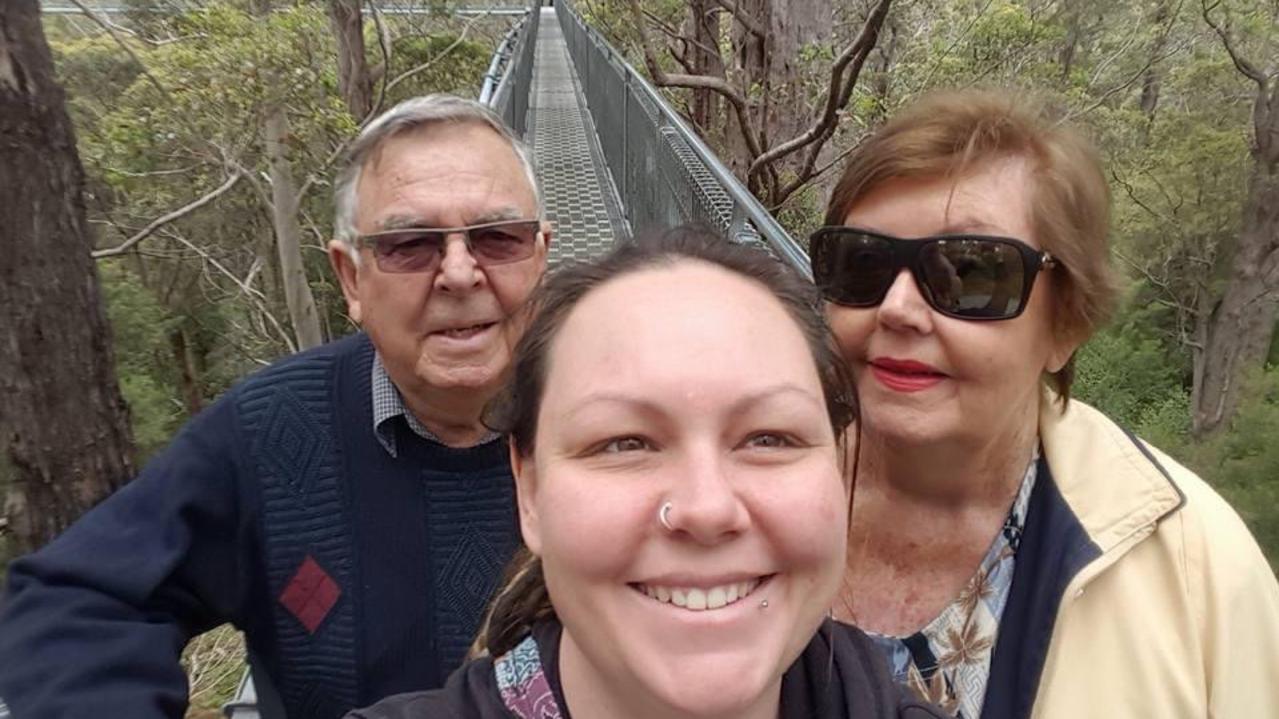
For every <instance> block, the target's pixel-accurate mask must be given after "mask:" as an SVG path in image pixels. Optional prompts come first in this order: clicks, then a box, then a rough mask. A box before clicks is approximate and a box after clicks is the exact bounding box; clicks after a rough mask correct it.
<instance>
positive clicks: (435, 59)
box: [385, 12, 492, 92]
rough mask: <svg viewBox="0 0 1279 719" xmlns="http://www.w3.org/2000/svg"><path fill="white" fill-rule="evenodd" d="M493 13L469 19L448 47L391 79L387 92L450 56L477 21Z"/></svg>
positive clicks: (464, 39)
mask: <svg viewBox="0 0 1279 719" xmlns="http://www.w3.org/2000/svg"><path fill="white" fill-rule="evenodd" d="M491 14H492V13H487V12H486V13H483V14H480V15H476V16H475V17H473V18H471V19H470V20H469V21H467V23H466V25H464V26H463V27H462V32H460V33H458V36H457V39H456V40H454V41H453V42H451V43H449V46H448V47H446V48H444V49H443V50H441V51H440V54H438V55H436V56H434V57H432V58H431V59H430V60H427V61H426V62H424V63H422V64H421V65H418V66H417V67H415V68H413V69H411V70H407V71H405V72H403V73H400V74H399V75H398V76H396V78H395V79H394V80H391V81H390V82H388V83H387V84H386V89H385V92H390V91H391V90H394V89H395V86H396V85H399V84H400V83H402V82H404V81H405V80H407V79H409V78H411V77H413V76H414V75H417V74H418V73H421V72H424V71H426V70H428V69H430V67H431V66H432V65H434V64H435V63H437V62H439V61H440V60H443V59H444V58H446V57H448V56H449V53H451V52H453V49H454V48H456V47H457V46H458V45H461V44H462V43H463V42H465V41H466V34H467V33H469V32H470V31H471V28H473V27H475V23H477V22H479V21H480V20H483V19H484V18H487V17H489V16H490V15H491Z"/></svg>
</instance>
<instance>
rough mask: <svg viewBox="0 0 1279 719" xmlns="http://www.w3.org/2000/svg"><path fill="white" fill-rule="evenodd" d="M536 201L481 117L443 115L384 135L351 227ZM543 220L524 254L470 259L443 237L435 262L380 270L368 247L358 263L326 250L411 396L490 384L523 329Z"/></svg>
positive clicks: (540, 253)
mask: <svg viewBox="0 0 1279 719" xmlns="http://www.w3.org/2000/svg"><path fill="white" fill-rule="evenodd" d="M537 209H538V208H537V201H536V198H535V196H534V194H533V188H532V187H530V186H529V183H528V180H527V176H526V175H525V172H524V168H523V166H522V165H521V164H520V161H519V159H518V158H517V157H516V155H515V152H514V150H512V149H511V146H510V145H509V144H508V143H507V142H506V141H505V140H503V139H502V138H501V137H500V136H498V135H497V133H495V132H493V131H492V130H491V129H489V128H488V127H485V126H483V125H480V124H471V123H467V124H453V123H449V124H441V125H436V126H432V127H429V128H426V129H424V130H419V131H414V132H409V133H406V134H403V135H400V136H397V137H393V138H391V139H390V140H387V141H386V142H384V143H383V144H382V145H381V147H380V149H379V150H378V151H377V152H375V153H374V155H373V156H372V157H371V158H370V159H369V161H368V162H367V164H366V165H365V166H364V171H363V174H362V175H361V178H360V181H359V186H358V189H357V194H356V213H355V226H356V229H357V231H358V232H359V233H360V234H361V235H366V234H370V233H373V232H379V231H383V230H392V229H400V228H405V227H424V228H433V227H434V228H447V227H462V226H466V225H477V224H481V223H485V222H494V221H499V220H514V219H536V218H537V216H538V211H537ZM549 240H550V232H549V228H548V227H546V226H543V227H542V234H541V236H540V237H539V238H538V240H537V241H536V243H535V249H534V252H533V256H532V257H530V258H528V259H525V260H520V261H518V262H513V263H509V264H500V265H491V266H488V267H481V266H479V265H478V264H477V263H476V261H475V257H474V256H472V254H471V253H470V251H469V250H468V249H467V244H466V237H465V236H464V235H462V234H452V235H449V236H448V238H447V240H446V242H445V245H444V249H443V256H442V257H441V259H440V262H439V266H438V268H437V269H435V270H433V271H427V272H413V273H388V272H383V271H382V270H381V269H379V267H378V264H377V261H376V258H375V257H374V256H373V252H372V250H370V249H368V248H363V247H362V248H360V249H359V253H360V258H361V261H360V263H359V265H358V267H357V266H356V265H355V263H353V262H352V261H351V259H350V257H349V255H347V254H346V253H345V251H344V250H343V249H342V248H341V247H339V246H336V245H335V246H333V247H331V248H330V258H331V259H332V261H333V265H334V269H335V270H336V271H337V273H338V276H339V278H340V279H341V282H342V291H343V294H345V296H346V300H347V307H348V310H349V313H350V315H351V318H352V319H354V320H355V321H356V322H358V323H359V324H360V325H361V326H362V327H363V328H364V330H365V331H366V332H368V334H369V337H370V338H371V339H372V341H373V345H374V346H375V347H376V348H377V350H378V353H379V354H380V355H381V357H382V361H383V363H384V364H385V365H386V370H387V372H388V374H390V376H391V379H392V381H394V382H395V384H396V386H397V387H398V388H399V389H400V391H401V392H403V393H405V395H406V396H408V397H409V398H410V400H412V398H414V397H423V396H429V395H431V394H432V393H433V392H436V393H437V392H438V391H440V390H453V389H465V390H474V391H477V392H479V393H480V394H481V395H484V394H487V393H490V392H491V391H493V390H495V389H496V388H497V386H498V385H499V384H500V382H501V380H502V376H503V373H504V372H505V370H506V368H507V366H508V365H509V364H510V361H511V355H512V350H513V349H514V346H515V343H516V342H518V341H519V338H520V335H521V334H522V333H523V331H524V324H525V314H526V313H525V311H524V304H525V300H526V299H528V296H529V293H530V292H531V291H532V290H533V288H534V286H536V284H537V282H538V280H539V279H540V278H541V276H542V273H543V272H544V271H545V269H546V249H547V243H548V242H549Z"/></svg>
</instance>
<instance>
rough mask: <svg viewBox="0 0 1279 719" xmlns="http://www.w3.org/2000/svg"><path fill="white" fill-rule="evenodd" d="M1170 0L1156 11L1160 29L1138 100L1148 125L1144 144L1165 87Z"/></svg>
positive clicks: (1148, 56) (1143, 137)
mask: <svg viewBox="0 0 1279 719" xmlns="http://www.w3.org/2000/svg"><path fill="white" fill-rule="evenodd" d="M1170 4H1171V3H1170V1H1169V0H1165V2H1161V3H1159V6H1158V7H1157V8H1156V9H1155V17H1154V22H1155V25H1156V26H1157V27H1158V29H1157V30H1156V31H1155V37H1154V39H1153V40H1152V41H1151V43H1150V51H1149V53H1148V54H1147V58H1148V59H1147V61H1146V71H1145V72H1144V73H1143V74H1142V78H1141V98H1140V99H1139V100H1138V106H1139V107H1140V108H1141V114H1142V115H1145V117H1146V124H1145V125H1143V126H1142V128H1141V135H1142V142H1143V143H1144V142H1145V141H1146V140H1148V139H1149V136H1150V126H1151V125H1152V124H1154V121H1155V111H1156V110H1158V109H1159V91H1160V89H1161V86H1162V85H1163V67H1162V61H1161V57H1160V56H1162V55H1163V53H1164V49H1165V48H1166V47H1167V46H1168V38H1169V36H1170V35H1171V34H1172V25H1173V23H1172V20H1173V19H1174V18H1170V17H1169V15H1170V14H1171V13H1172V8H1170V7H1169V5H1170Z"/></svg>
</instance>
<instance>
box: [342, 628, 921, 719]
mask: <svg viewBox="0 0 1279 719" xmlns="http://www.w3.org/2000/svg"><path fill="white" fill-rule="evenodd" d="M533 637H534V639H535V640H536V641H537V647H538V653H539V654H540V655H541V661H542V669H543V671H544V672H545V674H546V677H547V679H548V681H549V684H550V688H551V691H552V693H553V694H554V697H555V701H556V703H557V704H558V705H559V710H560V715H561V716H562V717H563V719H570V716H569V712H568V704H567V703H566V702H565V701H564V691H563V689H562V687H561V686H560V677H559V643H560V642H559V640H560V626H559V624H557V623H555V622H546V623H543V624H540V625H538V626H537V628H536V629H534V631H533ZM513 716H516V715H515V714H513V713H511V712H510V711H508V710H507V709H506V706H505V705H504V703H503V701H502V697H501V695H500V694H499V691H498V686H497V679H496V676H495V673H494V668H493V660H492V658H488V657H486V658H483V659H477V660H474V661H471V662H468V663H467V664H465V665H463V666H462V668H461V669H458V670H457V671H456V672H454V673H453V676H451V677H449V680H448V683H446V684H445V686H444V688H443V689H440V690H436V691H429V692H416V693H412V694H400V695H397V696H394V697H390V698H388V699H384V700H382V701H381V702H379V703H377V704H375V705H373V706H372V707H369V708H368V709H363V710H361V711H356V712H352V713H351V714H348V715H347V717H346V719H510V717H513ZM780 716H781V719H837V718H839V719H843V718H845V717H847V718H848V719H944V717H945V716H946V715H945V714H943V713H942V712H941V711H940V710H939V709H936V708H934V707H931V706H929V705H927V704H923V703H921V702H920V701H918V700H917V699H915V698H914V697H912V696H911V695H910V694H909V693H908V692H907V691H905V690H904V689H903V688H902V687H900V686H899V685H897V684H894V683H893V680H892V678H891V677H890V676H889V673H888V667H887V665H886V664H885V663H884V659H883V657H882V656H881V655H880V654H879V651H878V650H877V649H876V648H875V646H874V645H873V644H871V642H870V640H869V639H867V638H866V635H864V634H862V632H861V630H859V629H856V628H854V627H850V626H848V625H845V624H838V623H835V622H826V623H824V624H823V625H822V627H821V630H820V631H818V633H817V635H816V636H814V637H813V640H812V641H811V642H809V644H808V646H807V647H806V648H805V649H804V653H803V654H801V655H800V657H799V659H797V660H796V661H795V663H794V664H793V665H791V668H790V669H789V670H788V671H787V672H786V676H785V677H784V678H783V680H782V695H781V712H780Z"/></svg>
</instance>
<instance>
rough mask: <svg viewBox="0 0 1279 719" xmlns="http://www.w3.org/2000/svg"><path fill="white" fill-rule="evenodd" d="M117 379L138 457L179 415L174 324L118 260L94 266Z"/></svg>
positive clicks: (160, 440)
mask: <svg viewBox="0 0 1279 719" xmlns="http://www.w3.org/2000/svg"><path fill="white" fill-rule="evenodd" d="M98 269H99V278H100V280H101V287H102V295H103V299H104V300H105V302H106V306H107V317H108V319H109V320H110V322H111V330H112V341H113V345H114V348H115V363H116V376H117V377H118V378H119V381H120V391H121V392H122V393H123V394H124V399H125V401H127V402H128V403H129V413H130V417H131V419H132V421H133V437H134V441H135V442H136V443H137V445H138V453H139V455H140V457H139V458H140V459H145V458H147V457H149V456H150V455H152V454H154V453H155V451H156V450H158V449H160V448H161V447H162V446H164V444H165V443H166V442H167V441H168V440H169V437H170V436H171V435H172V434H173V432H174V430H176V429H177V426H178V425H179V424H180V423H181V421H182V419H183V417H184V413H183V411H182V404H181V402H180V400H179V399H178V397H177V393H176V390H175V387H174V381H173V376H172V375H173V370H172V369H171V364H172V359H171V352H170V345H169V333H170V332H171V331H173V330H174V329H175V324H176V320H175V319H174V318H173V317H172V316H171V315H170V314H169V312H168V311H166V310H165V308H164V307H163V306H161V305H160V303H159V302H157V301H156V299H155V297H154V296H153V295H152V294H151V293H150V292H148V291H147V289H146V288H145V287H143V285H142V283H140V282H139V281H138V279H137V277H136V276H134V275H133V274H132V273H130V272H129V271H128V270H127V269H125V268H124V267H123V263H121V262H118V261H117V262H106V263H103V264H102V265H100V266H99V268H98Z"/></svg>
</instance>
